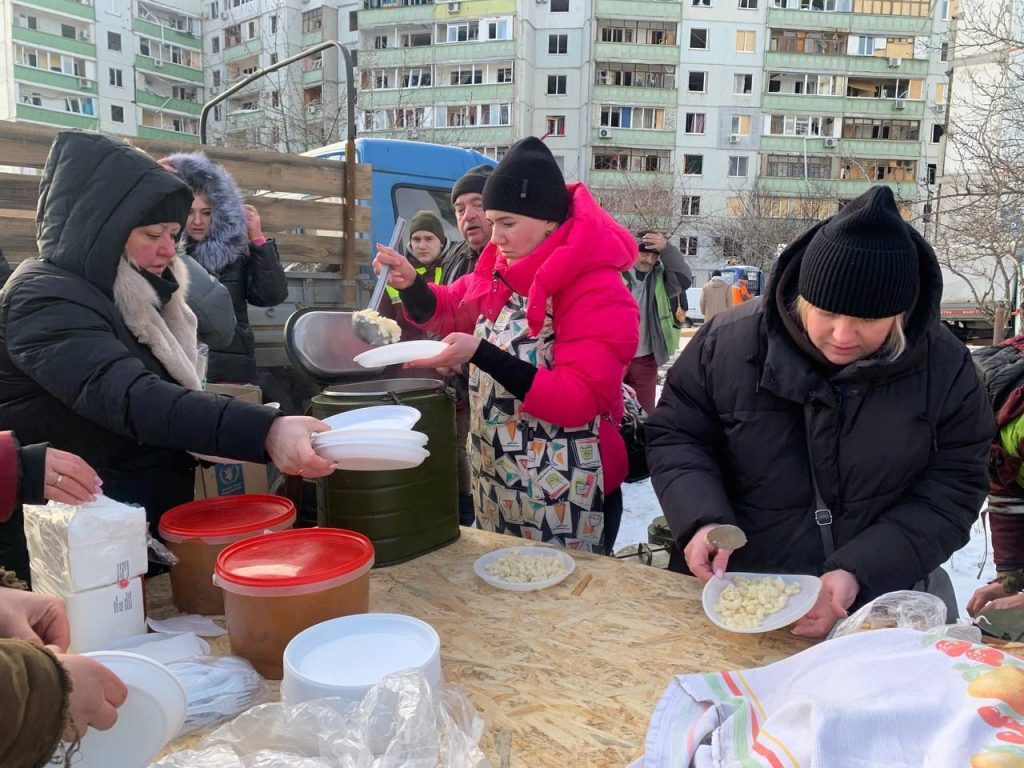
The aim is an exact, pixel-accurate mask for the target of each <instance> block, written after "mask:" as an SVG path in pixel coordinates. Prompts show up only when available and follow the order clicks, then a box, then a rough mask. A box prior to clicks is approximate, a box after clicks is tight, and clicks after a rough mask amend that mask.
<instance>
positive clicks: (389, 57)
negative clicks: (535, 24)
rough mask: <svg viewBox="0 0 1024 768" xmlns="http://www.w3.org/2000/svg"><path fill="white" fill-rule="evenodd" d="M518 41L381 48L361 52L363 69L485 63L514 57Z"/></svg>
mask: <svg viewBox="0 0 1024 768" xmlns="http://www.w3.org/2000/svg"><path fill="white" fill-rule="evenodd" d="M514 56H515V43H514V42H513V41H512V40H485V41H483V42H472V43H439V44H438V45H419V46H415V47H412V48H381V49H379V50H377V49H374V50H365V51H360V52H359V66H360V68H361V69H364V70H365V69H368V68H373V69H386V68H388V67H426V66H430V65H431V64H460V63H469V64H485V63H487V62H489V61H509V62H511V61H512V58H513V57H514Z"/></svg>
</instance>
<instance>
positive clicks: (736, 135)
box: [729, 133, 740, 144]
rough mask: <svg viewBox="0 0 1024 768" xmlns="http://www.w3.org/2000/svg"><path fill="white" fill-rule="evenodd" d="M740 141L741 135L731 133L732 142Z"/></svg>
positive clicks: (730, 139)
mask: <svg viewBox="0 0 1024 768" xmlns="http://www.w3.org/2000/svg"><path fill="white" fill-rule="evenodd" d="M739 141H740V135H739V134H738V133H730V134H729V143H730V144H738V143H739Z"/></svg>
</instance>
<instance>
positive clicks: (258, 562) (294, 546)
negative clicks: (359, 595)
mask: <svg viewBox="0 0 1024 768" xmlns="http://www.w3.org/2000/svg"><path fill="white" fill-rule="evenodd" d="M372 561H373V544H371V543H370V540H369V539H368V538H366V537H365V536H363V534H361V533H356V532H355V531H345V530H342V529H340V528H298V529H295V530H291V531H276V532H273V533H265V534H263V535H262V536H254V537H253V538H251V539H243V540H242V541H236V542H235V543H234V544H231V545H230V546H228V547H225V548H224V550H223V551H221V553H220V554H219V555H217V566H216V573H217V577H218V578H221V579H224V580H225V581H230V582H231V583H233V584H238V585H241V586H246V587H299V586H304V585H307V584H316V583H319V582H322V581H328V580H330V579H336V578H338V577H339V576H345V575H346V574H349V573H352V572H354V571H357V570H359V569H360V568H363V567H366V566H367V564H368V563H370V562H372Z"/></svg>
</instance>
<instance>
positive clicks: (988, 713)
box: [634, 629, 1024, 768]
mask: <svg viewBox="0 0 1024 768" xmlns="http://www.w3.org/2000/svg"><path fill="white" fill-rule="evenodd" d="M645 752H646V754H645V756H644V757H643V758H641V759H640V760H639V761H637V762H636V763H634V768H733V767H734V766H744V767H747V766H764V767H765V768H797V767H799V768H837V767H839V766H853V767H855V768H867V766H879V767H881V766H885V768H947V766H948V768H954V766H955V767H956V768H965V767H968V768H1024V662H1022V661H1021V660H1020V659H1017V658H1015V657H1013V656H1009V655H1006V654H1004V653H1003V652H1002V651H1000V650H998V649H996V648H992V647H988V646H984V645H975V644H973V643H970V642H967V641H964V640H951V639H948V638H945V637H943V636H940V635H932V634H928V633H923V632H918V631H916V630H911V629H883V630H875V631H871V632H863V633H859V634H854V635H848V636H846V637H841V638H836V639H834V640H829V641H827V642H824V643H821V644H820V645H817V646H815V647H813V648H809V649H807V650H806V651H803V652H801V653H799V654H796V655H795V656H792V657H790V658H788V659H784V660H782V661H779V662H777V663H775V664H771V665H769V666H767V667H760V668H756V669H750V670H746V671H740V672H720V673H712V674H702V675H680V676H679V677H676V678H675V679H674V680H673V681H672V683H671V684H670V685H669V687H668V689H667V690H666V691H665V693H664V695H663V696H662V698H661V701H659V703H658V705H657V707H656V709H655V711H654V716H653V718H652V720H651V725H650V728H649V730H648V734H647V740H646V742H645Z"/></svg>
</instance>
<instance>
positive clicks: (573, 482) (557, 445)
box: [469, 294, 604, 553]
mask: <svg viewBox="0 0 1024 768" xmlns="http://www.w3.org/2000/svg"><path fill="white" fill-rule="evenodd" d="M475 335H476V336H478V337H480V338H481V339H484V340H485V341H489V342H490V343H492V344H494V345H496V346H497V347H499V348H500V349H502V350H503V351H505V352H508V353H509V354H512V355H515V356H516V357H517V358H519V359H520V360H525V361H526V362H528V363H530V364H531V365H535V366H537V367H541V366H549V365H550V364H551V355H552V345H553V343H554V340H555V332H554V327H553V325H552V313H551V302H550V301H549V302H548V311H547V315H546V317H545V319H544V326H543V328H542V329H541V332H540V334H539V335H538V336H537V337H535V338H533V337H531V336H530V333H529V327H528V325H527V321H526V298H525V297H523V296H519V295H518V294H512V296H511V298H510V299H509V301H508V302H507V303H506V304H505V306H504V307H503V308H502V310H501V312H500V313H499V314H498V316H497V317H496V318H495V320H494V322H491V321H489V320H487V319H486V318H484V317H481V318H480V319H479V320H477V324H476V330H475ZM469 403H470V465H471V469H472V477H473V487H472V493H473V504H474V507H475V511H476V520H477V525H479V526H480V528H482V529H483V530H486V531H497V532H499V533H510V534H512V535H514V536H519V537H521V538H524V539H532V540H535V541H555V542H557V543H559V544H561V545H562V546H565V547H569V548H571V549H579V550H583V551H587V552H601V553H603V552H604V542H603V534H604V493H603V490H602V489H603V487H604V470H603V469H602V467H601V452H600V447H599V445H598V437H597V435H598V428H599V426H600V416H597V417H595V418H594V419H593V420H592V421H591V422H590V423H588V424H583V425H581V426H579V427H560V426H556V425H555V424H551V423H550V422H547V421H542V420H540V419H538V418H536V417H534V416H532V415H530V414H528V413H526V412H524V411H523V410H522V406H523V403H522V401H520V400H518V399H517V398H516V397H515V396H514V395H512V394H511V393H510V392H509V391H508V390H506V389H505V388H504V387H502V386H501V384H499V383H498V382H497V381H495V380H494V379H493V378H491V376H490V375H488V374H487V373H484V372H483V371H481V370H480V369H479V368H477V367H476V366H475V365H474V366H470V371H469Z"/></svg>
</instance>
